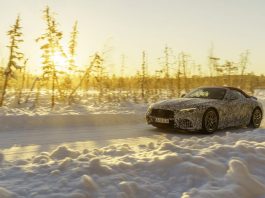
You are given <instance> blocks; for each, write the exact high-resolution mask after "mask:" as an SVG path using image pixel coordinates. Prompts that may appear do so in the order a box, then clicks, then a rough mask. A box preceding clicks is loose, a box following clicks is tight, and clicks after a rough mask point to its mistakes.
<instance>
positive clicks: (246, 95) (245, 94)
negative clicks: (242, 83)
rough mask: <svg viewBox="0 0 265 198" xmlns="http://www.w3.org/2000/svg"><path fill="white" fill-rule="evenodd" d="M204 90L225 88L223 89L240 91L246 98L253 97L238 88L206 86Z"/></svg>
mask: <svg viewBox="0 0 265 198" xmlns="http://www.w3.org/2000/svg"><path fill="white" fill-rule="evenodd" d="M204 88H219V89H220V88H223V89H230V90H236V91H239V92H240V93H242V94H243V95H244V96H245V97H247V98H250V97H251V96H250V95H248V94H247V93H246V92H244V91H243V90H241V89H239V88H236V87H229V86H205V87H204Z"/></svg>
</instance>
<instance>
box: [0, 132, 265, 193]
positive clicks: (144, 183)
mask: <svg viewBox="0 0 265 198" xmlns="http://www.w3.org/2000/svg"><path fill="white" fill-rule="evenodd" d="M264 164H265V130H264V129H258V130H253V131H247V132H242V133H230V132H227V133H226V134H225V135H224V136H205V137H195V136H190V138H180V137H177V136H174V135H173V136H161V138H159V139H156V140H154V141H153V142H149V143H146V144H143V143H139V144H136V145H129V144H113V145H109V146H107V147H102V148H96V149H90V148H86V149H83V150H74V149H72V148H69V147H68V146H67V145H64V146H59V147H58V148H56V149H55V150H53V151H52V152H49V153H47V152H43V153H39V154H38V155H36V156H34V157H32V158H30V159H27V160H21V159H17V160H15V161H7V160H5V159H4V156H2V163H1V165H0V187H1V188H0V197H1V198H9V197H25V198H31V197H34V198H35V197H36V198H44V197H45V198H55V197H56V198H61V197H68V198H70V197H71V198H74V197H109V198H112V197H113V198H116V197H121V198H141V197H143V198H148V197H150V198H153V197H155V198H159V197H161V198H162V197H168V198H171V197H172V198H173V197H176V198H177V197H181V198H223V197H229V198H238V197H240V198H254V197H257V198H260V197H264V196H265V171H264Z"/></svg>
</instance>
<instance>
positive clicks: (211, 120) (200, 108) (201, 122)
mask: <svg viewBox="0 0 265 198" xmlns="http://www.w3.org/2000/svg"><path fill="white" fill-rule="evenodd" d="M262 116H263V108H262V105H261V103H260V102H259V101H257V98H255V97H253V96H249V95H248V94H246V93H245V92H243V91H242V90H240V89H238V88H234V87H200V88H197V89H195V90H193V91H191V92H190V93H188V94H186V95H185V96H183V97H182V98H179V99H173V100H165V101H161V102H158V103H155V104H153V105H151V106H150V107H149V109H148V111H147V113H146V120H147V123H148V124H151V125H153V126H155V127H158V128H163V127H172V128H177V129H184V130H192V131H197V130H203V131H205V132H208V133H212V132H214V131H216V130H217V129H223V128H226V127H234V126H249V127H253V128H258V127H259V126H260V123H261V121H262Z"/></svg>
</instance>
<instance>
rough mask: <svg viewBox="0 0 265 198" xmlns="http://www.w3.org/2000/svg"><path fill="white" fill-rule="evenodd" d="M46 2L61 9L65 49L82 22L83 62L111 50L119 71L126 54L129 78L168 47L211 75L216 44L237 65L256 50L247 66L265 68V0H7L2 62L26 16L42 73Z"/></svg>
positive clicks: (32, 59) (2, 15) (153, 65)
mask: <svg viewBox="0 0 265 198" xmlns="http://www.w3.org/2000/svg"><path fill="white" fill-rule="evenodd" d="M47 5H48V6H50V8H51V9H52V11H53V12H55V13H56V15H55V16H56V19H57V21H58V23H59V29H60V30H62V31H63V33H64V38H63V44H64V45H65V46H67V42H68V40H69V36H70V32H71V30H72V26H73V24H74V22H75V21H76V20H77V21H78V29H79V36H78V49H77V54H78V57H77V64H78V65H87V64H88V63H89V60H90V57H91V55H93V53H95V52H96V51H105V50H107V51H108V53H107V55H106V62H107V63H108V64H107V67H108V70H109V71H110V72H112V73H119V71H120V65H121V56H122V54H124V55H125V67H126V72H125V74H128V75H129V74H133V73H135V72H136V71H137V70H139V69H140V66H141V54H142V51H143V50H145V51H146V53H147V55H148V69H149V70H150V71H151V72H154V71H155V70H159V69H160V68H161V63H159V58H160V57H162V56H163V51H164V47H165V46H166V45H167V46H168V47H170V48H171V49H172V51H173V53H174V55H177V54H178V53H180V52H182V51H184V52H186V53H187V54H189V55H190V56H191V59H192V60H194V62H195V63H196V64H200V65H202V68H203V70H204V71H205V72H207V71H208V70H207V62H208V61H207V57H208V55H209V49H210V47H211V45H213V46H214V55H215V56H217V57H220V62H221V63H222V62H224V61H225V60H231V61H234V62H237V61H238V60H239V55H240V53H242V52H244V51H246V50H249V51H250V64H249V66H248V71H249V72H254V73H257V74H262V73H265V67H264V63H265V56H264V55H263V53H264V52H265V25H264V24H265V14H264V8H265V1H264V0H252V1H249V0H233V1H232V0H0V60H1V62H4V61H5V60H6V59H7V57H8V50H7V48H6V47H5V46H6V45H7V44H8V37H7V35H6V32H7V31H8V30H9V29H10V26H11V25H13V24H14V22H15V19H16V16H17V15H18V14H20V16H21V19H22V27H23V29H22V31H23V33H24V40H25V42H24V44H23V46H22V49H23V51H24V52H25V54H26V56H27V57H28V58H29V68H30V70H32V71H35V70H39V68H40V64H41V60H40V58H39V57H40V53H41V51H40V50H39V47H40V44H38V43H36V42H35V39H36V38H37V37H38V36H40V35H41V34H42V33H43V32H44V30H45V23H44V21H43V17H42V10H43V9H44V8H45V7H46V6H47ZM174 68H175V66H172V70H171V73H173V72H174V71H173V70H174Z"/></svg>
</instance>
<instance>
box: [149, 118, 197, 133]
mask: <svg viewBox="0 0 265 198" xmlns="http://www.w3.org/2000/svg"><path fill="white" fill-rule="evenodd" d="M156 118H157V117H155V116H150V115H147V116H146V121H147V123H148V124H151V125H153V126H162V127H166V128H175V129H182V130H190V131H194V130H197V126H195V125H194V123H193V122H192V120H189V119H187V118H169V119H168V120H169V123H166V124H165V123H159V122H157V121H156Z"/></svg>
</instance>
